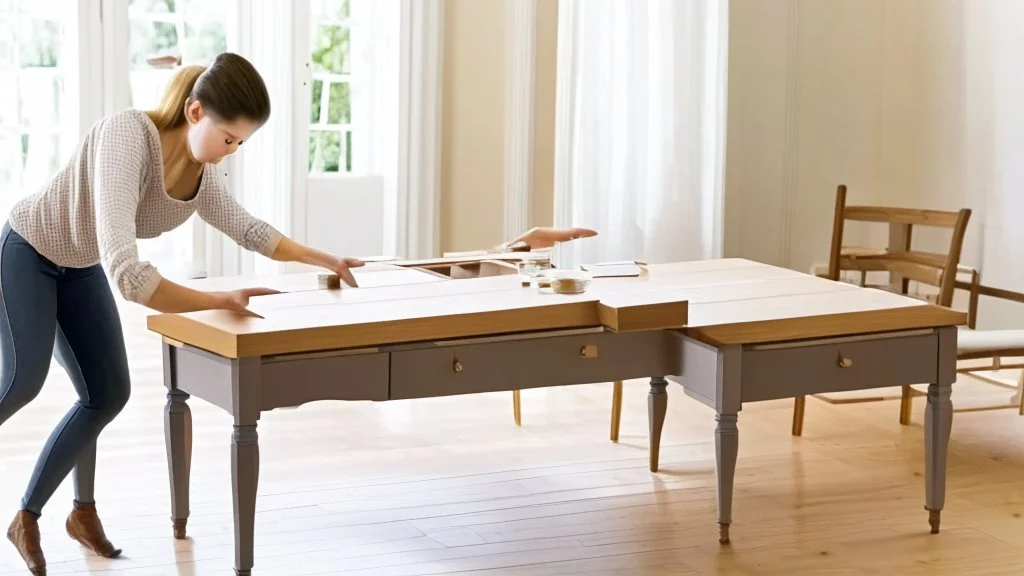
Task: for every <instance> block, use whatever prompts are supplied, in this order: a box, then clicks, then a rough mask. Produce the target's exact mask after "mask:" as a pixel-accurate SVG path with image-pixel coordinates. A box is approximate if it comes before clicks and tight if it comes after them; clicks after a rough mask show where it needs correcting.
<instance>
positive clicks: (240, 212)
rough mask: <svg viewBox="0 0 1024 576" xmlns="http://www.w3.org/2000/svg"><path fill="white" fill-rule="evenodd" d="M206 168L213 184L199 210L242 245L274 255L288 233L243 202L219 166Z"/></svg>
mask: <svg viewBox="0 0 1024 576" xmlns="http://www.w3.org/2000/svg"><path fill="white" fill-rule="evenodd" d="M206 169H207V170H209V171H210V173H209V174H208V176H209V177H210V178H211V182H210V187H209V190H208V193H207V194H205V195H204V198H203V201H202V202H200V203H199V205H198V206H196V213H197V214H199V217H200V218H202V219H203V220H204V221H206V222H207V223H208V224H210V225H211V226H213V227H214V228H216V229H217V230H220V231H221V232H223V233H224V234H226V235H227V236H228V237H229V238H231V239H232V240H234V241H235V242H236V243H237V244H238V245H239V246H241V247H242V248H245V249H246V250H249V251H252V252H258V253H260V254H262V255H264V256H266V257H267V258H271V257H272V256H273V255H274V251H275V250H277V245H278V244H280V243H281V240H282V238H284V235H283V234H281V232H279V231H278V230H277V229H276V228H274V227H273V226H271V225H270V224H269V223H267V222H264V221H263V220H260V219H259V218H256V217H255V216H253V215H252V214H250V213H249V212H248V211H247V210H246V209H245V208H244V207H243V206H242V205H241V204H239V203H238V201H237V200H235V199H234V197H232V196H231V193H230V192H229V191H228V189H227V186H226V185H225V184H224V181H223V179H222V178H221V176H220V173H219V172H218V171H217V170H216V168H214V167H212V166H207V167H206Z"/></svg>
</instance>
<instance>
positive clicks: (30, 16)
mask: <svg viewBox="0 0 1024 576" xmlns="http://www.w3.org/2000/svg"><path fill="white" fill-rule="evenodd" d="M77 17H78V16H77V13H76V11H75V10H68V9H67V6H66V3H65V2H62V1H61V0H0V87H2V89H0V217H2V218H3V219H6V216H7V214H8V213H9V212H10V209H11V208H12V207H13V206H14V204H15V203H16V202H17V201H18V200H20V199H21V198H23V197H25V196H27V195H29V194H31V193H34V192H35V191H36V190H37V189H38V188H39V187H40V186H42V185H44V184H45V183H46V182H47V181H49V180H50V178H52V177H53V176H54V174H56V173H57V171H59V170H60V169H61V168H62V167H63V165H64V164H65V163H66V162H67V160H68V158H69V157H70V154H71V152H72V151H73V150H74V147H75V146H76V145H77V138H78V125H77V122H78V117H79V110H78V109H77V98H76V97H75V95H74V93H73V92H74V90H75V84H76V82H75V78H74V77H75V76H76V75H77V71H78V65H79V63H78V53H77V49H76V48H77V47H76V45H75V42H74V41H69V35H70V39H71V40H73V39H74V38H76V37H77V35H76V34H75V32H76V27H77V25H78V20H77Z"/></svg>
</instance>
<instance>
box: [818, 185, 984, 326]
mask: <svg viewBox="0 0 1024 576" xmlns="http://www.w3.org/2000/svg"><path fill="white" fill-rule="evenodd" d="M846 193H847V189H846V185H840V186H839V187H838V189H837V190H836V207H835V213H834V214H833V223H832V246H831V249H830V252H829V269H828V277H829V278H830V279H832V280H839V277H840V274H841V273H842V271H843V270H858V271H861V272H865V271H869V272H870V271H875V272H879V271H880V272H888V273H889V278H890V284H889V288H890V289H892V290H894V291H899V292H901V293H903V294H906V293H908V291H909V285H910V282H911V281H916V282H920V283H923V284H927V285H930V286H933V287H935V288H937V289H938V294H937V295H936V302H935V303H936V304H938V305H940V306H946V307H950V306H952V304H953V293H954V290H955V288H956V282H957V269H958V268H957V267H958V266H959V264H960V253H961V250H962V248H963V242H964V235H965V234H966V232H967V223H968V221H969V220H970V218H971V210H970V209H969V208H963V209H961V210H957V211H942V210H925V209H917V208H895V207H889V206H848V205H847V204H846ZM847 220H849V221H860V222H880V223H887V224H888V225H889V245H888V246H887V247H886V248H884V249H878V250H865V249H851V248H848V247H844V245H843V230H844V228H845V223H846V221H847ZM915 226H917V227H934V228H945V229H949V230H951V232H952V234H951V237H950V241H949V250H948V251H947V252H946V253H945V254H938V253H934V252H924V251H919V250H912V249H911V238H912V235H913V229H914V227H915ZM844 248H845V250H844Z"/></svg>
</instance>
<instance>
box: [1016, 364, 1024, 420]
mask: <svg viewBox="0 0 1024 576" xmlns="http://www.w3.org/2000/svg"><path fill="white" fill-rule="evenodd" d="M1017 403H1018V409H1017V414H1019V415H1021V416H1024V370H1021V373H1020V378H1019V379H1018V380H1017Z"/></svg>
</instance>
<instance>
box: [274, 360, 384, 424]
mask: <svg viewBox="0 0 1024 576" xmlns="http://www.w3.org/2000/svg"><path fill="white" fill-rule="evenodd" d="M388 360H389V358H388V355H387V354H386V353H366V354H349V355H337V356H323V355H308V356H296V357H294V358H287V357H285V358H276V359H274V360H272V361H268V362H265V363H264V364H263V371H262V376H261V379H260V383H261V385H262V388H263V389H262V408H263V410H271V409H274V408H281V407H285V406H299V405H301V404H304V403H306V402H313V401H316V400H387V399H388Z"/></svg>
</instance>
